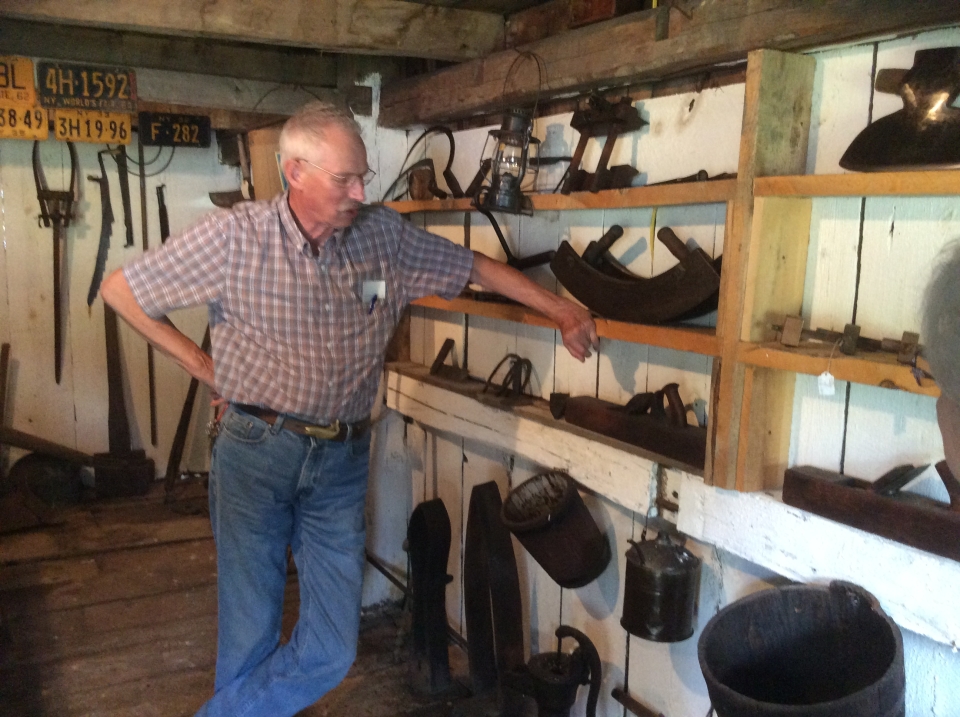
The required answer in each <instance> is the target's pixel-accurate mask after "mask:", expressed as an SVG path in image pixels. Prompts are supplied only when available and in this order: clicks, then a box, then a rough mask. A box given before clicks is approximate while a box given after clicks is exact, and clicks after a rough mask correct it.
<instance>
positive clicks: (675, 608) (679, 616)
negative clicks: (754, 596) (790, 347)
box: [620, 532, 701, 642]
mask: <svg viewBox="0 0 960 717" xmlns="http://www.w3.org/2000/svg"><path fill="white" fill-rule="evenodd" d="M700 565H701V561H700V558H698V557H697V556H696V555H694V554H693V553H691V552H690V551H689V550H687V549H686V548H685V547H683V546H682V545H675V544H674V543H672V542H671V541H670V538H669V536H668V535H667V533H666V532H661V533H660V534H659V535H657V538H656V540H645V541H642V542H640V543H633V547H632V548H630V550H628V551H627V575H626V579H625V580H624V588H623V617H621V619H620V624H621V625H622V626H623V627H624V629H625V630H626V631H627V632H629V633H630V634H631V635H636V636H637V637H641V638H643V639H644V640H653V641H654V642H679V641H681V640H686V639H687V638H688V637H690V636H691V635H692V634H693V631H694V629H695V628H696V624H697V606H698V604H699V601H700Z"/></svg>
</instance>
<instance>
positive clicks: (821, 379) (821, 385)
mask: <svg viewBox="0 0 960 717" xmlns="http://www.w3.org/2000/svg"><path fill="white" fill-rule="evenodd" d="M817 390H818V391H820V395H821V396H832V395H833V394H835V393H836V392H837V387H836V386H835V385H834V383H833V374H832V373H830V372H829V371H824V372H823V373H822V374H820V375H819V376H817Z"/></svg>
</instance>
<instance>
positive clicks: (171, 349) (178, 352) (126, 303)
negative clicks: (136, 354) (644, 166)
mask: <svg viewBox="0 0 960 717" xmlns="http://www.w3.org/2000/svg"><path fill="white" fill-rule="evenodd" d="M100 296H102V297H103V300H104V301H105V302H106V303H107V304H108V305H109V306H110V307H111V308H112V309H113V310H114V311H116V312H117V315H118V316H120V317H121V318H122V319H123V320H124V321H126V322H127V323H128V324H130V326H132V327H133V329H134V331H136V332H137V333H138V334H140V335H141V336H143V338H145V339H146V340H147V341H149V342H150V343H151V344H153V346H154V348H156V349H157V350H158V351H160V352H162V353H163V354H166V355H167V356H169V357H170V358H172V359H173V360H174V361H176V362H177V363H178V364H179V365H180V366H181V367H182V368H183V370H184V371H186V372H187V373H189V374H190V375H191V376H193V377H194V378H196V379H198V380H199V381H201V382H203V383H205V384H206V385H207V386H209V387H210V388H211V389H212V388H213V387H214V386H213V359H212V358H210V355H209V354H207V353H206V352H205V351H202V350H201V349H200V347H199V346H197V345H196V344H195V343H194V342H193V341H191V340H190V339H189V338H187V336H185V335H184V334H183V333H181V332H180V331H179V330H178V329H177V328H176V327H175V326H174V325H173V324H172V323H170V321H157V320H156V319H151V318H150V317H149V316H147V314H146V313H145V312H144V311H143V309H141V308H140V304H138V303H137V299H136V297H134V295H133V291H131V290H130V285H129V284H128V283H127V279H126V277H124V275H123V269H117V270H116V271H114V272H113V273H112V274H110V276H108V277H107V278H106V279H105V280H104V282H103V284H102V285H101V286H100Z"/></svg>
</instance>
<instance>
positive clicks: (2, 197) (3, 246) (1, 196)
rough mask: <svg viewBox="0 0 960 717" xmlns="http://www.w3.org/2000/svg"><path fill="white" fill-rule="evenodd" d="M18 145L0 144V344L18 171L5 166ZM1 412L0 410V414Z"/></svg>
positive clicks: (6, 333)
mask: <svg viewBox="0 0 960 717" xmlns="http://www.w3.org/2000/svg"><path fill="white" fill-rule="evenodd" d="M18 144H21V143H19V142H17V143H10V142H6V141H2V142H0V188H3V191H2V192H0V217H2V219H3V221H0V344H7V343H10V295H9V286H8V282H7V274H8V273H9V271H10V266H9V264H8V259H7V246H8V245H9V242H10V241H12V239H13V236H12V235H11V234H10V233H9V232H8V231H7V216H8V214H9V213H10V212H11V211H12V210H13V206H12V205H11V203H10V201H9V196H8V193H9V190H8V189H7V187H8V185H9V183H10V182H11V181H13V177H14V176H16V174H17V172H18V170H17V169H15V168H9V167H8V166H7V165H8V163H9V158H10V156H11V154H12V155H14V156H15V155H16V154H17V151H16V146H17V145H18ZM11 350H12V346H11ZM2 412H3V411H2V410H0V413H2Z"/></svg>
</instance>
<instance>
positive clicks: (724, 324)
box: [708, 50, 816, 489]
mask: <svg viewBox="0 0 960 717" xmlns="http://www.w3.org/2000/svg"><path fill="white" fill-rule="evenodd" d="M815 64H816V62H815V60H814V59H813V58H812V57H806V56H802V55H792V54H787V53H783V52H777V51H774V50H758V51H755V52H751V53H750V55H749V58H748V61H747V83H746V98H745V102H744V110H743V132H742V136H741V142H740V162H739V168H738V175H737V194H736V197H735V199H734V201H733V202H732V218H731V219H730V221H729V223H730V225H731V227H732V230H731V231H730V233H729V234H728V239H727V240H726V241H725V242H724V260H723V267H724V270H723V275H722V277H721V287H720V296H721V303H720V308H719V313H718V321H717V336H718V339H719V341H720V357H721V368H720V386H719V391H718V392H717V405H715V406H714V407H713V408H714V411H713V413H712V415H713V416H714V420H715V421H716V422H717V425H716V432H715V437H716V438H715V440H716V442H715V445H714V455H713V464H712V466H713V471H712V474H711V475H710V476H708V480H710V481H711V482H712V483H713V484H714V485H717V486H721V487H724V488H741V489H746V488H748V487H749V488H760V487H764V485H765V481H766V480H774V479H775V476H774V475H773V472H772V471H770V472H768V474H767V475H765V476H761V475H756V474H754V475H750V476H748V475H746V472H748V471H752V470H754V469H755V468H756V466H757V465H767V459H766V458H765V457H763V456H764V454H765V449H764V448H762V446H763V445H766V446H767V447H768V448H771V449H775V450H774V452H775V453H776V454H778V455H779V454H780V451H781V445H782V442H783V441H782V439H783V436H782V435H781V433H780V431H781V430H786V431H789V422H787V424H786V426H783V427H782V429H781V427H779V423H778V428H777V429H776V431H775V432H774V433H775V435H774V434H763V433H762V430H763V427H764V426H763V424H764V421H765V420H766V418H765V417H764V415H763V412H767V413H768V415H767V418H769V419H770V420H776V415H775V414H777V413H778V412H779V411H781V410H783V406H782V405H781V404H783V403H784V402H787V405H789V404H791V403H792V397H793V388H792V387H793V380H794V377H793V376H792V375H790V374H786V377H787V378H786V379H785V378H783V377H769V376H761V377H758V376H756V375H753V374H751V375H750V376H749V377H748V376H747V371H746V370H745V367H744V365H743V364H741V363H739V362H738V361H737V349H738V344H739V342H740V341H741V340H742V339H747V338H750V336H751V335H752V332H753V330H754V327H755V326H756V322H755V320H754V316H755V314H756V313H757V311H760V313H762V314H765V312H766V311H767V308H768V307H773V306H775V305H776V304H777V303H778V302H781V301H786V300H787V299H790V298H792V296H793V293H794V291H795V289H796V284H795V283H792V284H791V285H790V288H789V289H786V290H784V292H783V294H782V295H781V294H780V293H779V291H777V292H775V294H774V295H773V296H771V297H764V307H763V308H762V310H761V309H759V308H756V309H755V307H754V304H757V303H758V302H757V299H756V294H755V293H752V294H751V297H750V304H749V305H748V303H747V301H746V300H745V299H746V298H747V297H746V294H747V285H748V281H747V278H748V272H749V271H753V272H757V271H760V270H761V268H760V266H759V264H758V265H756V268H754V267H751V265H750V261H751V249H752V248H754V247H756V253H755V254H754V258H755V259H756V260H757V261H763V262H764V263H765V264H769V263H770V262H776V261H777V260H778V255H777V254H776V253H771V251H770V247H769V246H768V245H767V243H766V237H765V236H764V235H763V234H764V233H765V232H767V231H768V230H769V231H771V232H774V230H775V228H776V227H777V225H778V221H779V212H780V210H782V209H783V207H776V208H772V210H771V211H770V212H769V213H767V212H766V211H762V212H761V215H760V217H759V218H763V219H764V222H763V223H762V224H759V225H758V233H757V235H754V233H753V226H754V221H755V218H756V217H755V215H754V198H753V197H754V195H753V180H754V178H755V177H759V176H766V175H777V174H800V173H802V172H803V170H804V166H805V162H806V154H807V139H808V134H809V127H810V105H811V99H812V93H813V73H814V67H815ZM794 209H797V208H796V207H794ZM798 211H799V212H800V213H801V214H802V213H803V209H802V207H800V208H799V210H798ZM806 221H807V225H809V211H807V220H806ZM781 224H782V225H783V226H784V227H786V222H781ZM796 233H803V230H802V227H801V228H800V229H798V230H796V232H795V233H791V232H787V231H786V229H784V231H783V232H781V234H783V235H784V237H786V236H787V235H791V236H795V235H796ZM806 233H807V234H808V233H809V229H808V230H807V231H806ZM777 241H779V240H777ZM803 246H804V247H806V244H805V243H804V245H803ZM784 249H786V247H784ZM789 254H790V256H791V262H790V264H791V266H790V267H788V269H794V270H795V267H796V262H797V261H800V259H799V258H798V257H800V255H801V254H802V261H803V262H804V265H805V261H806V251H797V250H796V249H795V248H791V249H790V252H789ZM768 268H769V267H768V266H764V267H762V271H763V272H764V275H765V276H766V275H767V274H766V272H767V269H768ZM787 273H791V272H790V271H788V272H787ZM792 273H793V274H794V277H795V271H794V272H792ZM802 286H803V281H802V273H801V278H800V283H799V287H800V290H801V292H802ZM798 310H799V305H798V306H797V307H796V309H795V310H794V311H791V312H788V313H796V312H797V311H798ZM774 390H775V391H776V392H777V394H778V395H777V396H774V395H768V394H766V392H767V391H774ZM757 391H764V392H765V395H764V396H763V400H762V401H759V400H755V399H756V397H757V394H756V392H757ZM720 407H723V410H722V411H721V410H720ZM751 427H753V428H755V429H758V431H760V432H759V433H756V434H753V435H752V436H751V435H750V434H749V431H750V428H751ZM742 431H747V432H748V435H747V436H745V437H744V442H743V443H742V442H741V432H742ZM762 435H767V436H768V438H767V439H765V440H763V441H761V442H760V444H759V446H755V447H756V450H758V451H759V454H758V455H759V456H760V457H754V458H751V459H750V460H748V459H747V457H746V456H744V459H743V461H740V460H738V452H739V451H740V450H741V449H745V448H747V446H748V445H754V444H751V442H750V440H749V439H751V438H754V439H756V440H760V438H761V437H762ZM787 438H789V436H788V437H787ZM751 450H752V449H751ZM738 469H739V471H742V472H743V473H742V474H739V475H738Z"/></svg>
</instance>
